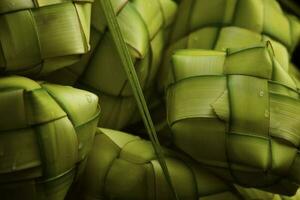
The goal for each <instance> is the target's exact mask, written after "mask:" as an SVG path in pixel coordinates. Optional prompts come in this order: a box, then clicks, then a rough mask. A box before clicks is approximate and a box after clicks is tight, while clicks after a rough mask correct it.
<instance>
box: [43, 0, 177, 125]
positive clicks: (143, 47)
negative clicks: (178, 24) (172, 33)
mask: <svg viewBox="0 0 300 200" xmlns="http://www.w3.org/2000/svg"><path fill="white" fill-rule="evenodd" d="M112 4H113V7H114V10H115V12H116V15H117V19H118V22H119V25H120V28H121V31H122V33H123V36H124V40H125V42H126V44H127V46H128V49H129V51H130V53H131V55H132V59H133V61H134V64H135V69H136V72H137V74H138V77H139V80H140V83H141V86H142V88H143V90H144V92H145V93H146V96H150V93H151V92H152V91H153V88H155V87H156V81H155V79H156V75H157V71H158V68H159V65H160V61H161V59H162V55H163V50H164V47H165V44H166V36H167V35H168V31H169V28H170V25H171V23H172V21H173V19H174V17H175V13H176V10H177V5H176V3H175V2H173V1H172V0H153V1H148V0H147V1H145V0H135V1H128V0H114V1H112ZM92 11H93V13H92V25H91V52H90V53H88V54H87V55H85V56H83V57H82V59H81V61H80V62H79V63H76V64H75V65H71V66H69V67H67V68H64V69H61V70H58V71H57V72H54V73H53V74H51V75H50V76H48V77H47V80H50V81H51V82H55V83H59V84H68V85H76V87H80V88H83V89H86V90H89V91H92V92H94V93H95V94H98V95H99V96H101V99H100V101H101V106H102V108H103V110H102V115H101V118H100V123H99V125H100V126H101V127H107V128H112V129H122V128H124V127H126V126H128V125H129V124H131V123H133V122H135V121H136V120H140V117H139V114H138V112H137V106H136V102H135V100H134V97H133V94H132V91H131V87H130V84H129V82H128V80H127V77H126V73H125V72H124V69H123V66H122V63H121V60H120V58H119V56H117V54H118V53H117V49H116V47H115V44H114V42H113V40H112V36H111V33H110V31H109V30H108V28H107V24H106V19H105V16H104V13H103V10H102V7H101V4H100V1H99V0H96V1H95V2H94V4H93V6H92ZM112 77H113V78H112Z"/></svg>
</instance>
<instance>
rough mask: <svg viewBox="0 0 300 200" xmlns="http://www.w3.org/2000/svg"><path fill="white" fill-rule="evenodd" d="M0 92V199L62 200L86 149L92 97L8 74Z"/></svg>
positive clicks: (94, 114) (95, 110) (93, 122)
mask: <svg viewBox="0 0 300 200" xmlns="http://www.w3.org/2000/svg"><path fill="white" fill-rule="evenodd" d="M0 97H1V101H0V113H2V115H1V120H0V194H1V200H19V199H24V200H40V199H49V200H50V199H51V200H63V199H64V198H65V195H66V193H67V191H68V189H69V187H70V185H71V184H72V182H73V181H74V179H75V178H77V176H78V175H79V174H78V173H79V170H78V169H80V168H81V166H82V163H84V162H83V161H84V160H86V158H87V155H88V153H89V151H90V150H91V148H92V144H93V140H94V135H95V131H96V127H97V122H98V118H99V106H98V98H97V96H95V95H93V94H91V93H89V92H86V91H82V90H79V89H75V88H72V87H66V86H59V85H53V84H47V83H37V82H35V81H32V80H30V79H28V78H24V77H18V76H12V77H5V78H1V79H0Z"/></svg>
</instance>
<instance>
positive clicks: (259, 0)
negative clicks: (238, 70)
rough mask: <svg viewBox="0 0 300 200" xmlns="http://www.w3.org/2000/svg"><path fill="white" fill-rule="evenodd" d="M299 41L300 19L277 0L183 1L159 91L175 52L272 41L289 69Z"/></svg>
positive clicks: (237, 46) (164, 64)
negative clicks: (290, 58)
mask: <svg viewBox="0 0 300 200" xmlns="http://www.w3.org/2000/svg"><path fill="white" fill-rule="evenodd" d="M212 11H213V12H212ZM299 38H300V23H299V20H298V19H297V18H295V17H293V16H290V15H286V14H285V13H284V12H283V11H282V10H281V8H280V5H279V4H278V3H277V1H276V0H212V1H206V0H183V1H181V3H180V6H179V9H178V16H177V19H176V20H175V24H174V27H173V30H172V36H171V39H170V45H169V48H168V50H167V51H166V54H165V59H164V63H163V65H162V69H161V71H160V73H159V90H160V91H161V92H162V91H163V89H164V87H165V86H166V84H167V83H166V82H167V80H168V78H167V77H168V74H169V70H170V69H171V62H170V60H171V56H172V54H173V52H174V51H175V50H176V49H191V48H196V49H215V50H224V49H226V48H241V47H246V46H249V45H254V44H258V43H260V42H262V41H271V42H272V45H273V49H274V51H275V54H276V57H277V60H278V62H279V63H280V64H281V65H282V66H284V67H286V68H287V66H288V65H289V54H290V53H292V52H293V50H294V48H295V46H296V45H297V43H298V42H299Z"/></svg>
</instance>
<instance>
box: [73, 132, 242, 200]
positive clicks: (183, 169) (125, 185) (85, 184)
mask: <svg viewBox="0 0 300 200" xmlns="http://www.w3.org/2000/svg"><path fill="white" fill-rule="evenodd" d="M165 154H166V157H167V160H166V161H167V165H168V168H169V170H170V174H171V176H172V180H173V181H174V185H175V187H176V190H177V192H178V195H179V198H180V199H189V200H197V199H199V198H200V199H204V200H217V199H222V200H235V199H239V198H238V197H237V196H235V195H234V194H233V192H232V190H231V188H230V187H229V186H228V185H227V184H226V183H225V182H223V181H222V180H220V179H219V178H217V177H216V176H214V175H212V174H210V173H209V172H208V171H206V170H204V169H203V168H202V167H201V166H199V165H195V163H193V162H189V161H187V160H185V158H184V157H182V156H179V155H176V154H175V153H174V152H171V151H168V150H165ZM82 177H83V179H82V180H81V181H82V182H81V185H79V187H78V188H75V189H74V190H75V191H76V192H78V193H80V194H81V196H80V195H77V194H76V195H74V196H76V197H77V198H78V199H80V200H90V199H93V200H96V199H145V200H152V199H153V200H154V199H159V200H160V199H161V200H162V199H163V200H168V199H172V198H171V197H172V196H171V194H170V191H169V188H168V185H167V183H166V182H165V179H164V175H163V173H162V170H161V168H160V166H159V164H158V161H157V160H156V158H155V153H154V150H153V148H152V146H151V143H149V142H148V141H145V140H142V139H140V138H139V137H136V136H133V135H129V134H126V133H123V132H118V131H114V130H109V129H99V130H98V132H97V135H96V137H95V144H94V147H93V150H92V152H91V154H90V156H89V158H88V162H87V167H86V171H85V174H84V175H83V176H82ZM203 183H205V184H203ZM70 199H72V200H74V199H76V198H75V197H71V198H70Z"/></svg>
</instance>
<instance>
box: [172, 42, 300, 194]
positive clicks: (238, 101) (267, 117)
mask: <svg viewBox="0 0 300 200" xmlns="http://www.w3.org/2000/svg"><path fill="white" fill-rule="evenodd" d="M267 44H269V43H267ZM267 46H268V45H264V44H262V45H259V46H252V47H248V48H241V49H227V50H226V51H225V52H224V51H223V52H222V51H204V50H188V49H187V50H181V51H178V52H177V53H175V54H174V56H173V64H174V67H173V68H172V76H173V82H172V83H171V84H170V86H169V87H168V89H167V110H168V122H169V125H170V126H171V129H172V132H173V134H174V135H173V138H174V143H175V145H176V146H177V147H179V148H180V149H181V150H183V151H184V152H186V153H188V154H189V155H190V156H192V157H193V158H194V159H195V160H197V161H198V162H200V163H203V164H205V165H207V166H209V167H211V168H213V171H214V172H215V173H217V174H219V175H220V176H222V177H223V178H225V179H227V180H230V181H233V182H235V183H238V184H241V185H244V186H249V187H256V188H262V189H266V190H270V191H272V192H275V193H276V192H278V193H282V194H287V195H291V194H294V193H295V191H296V190H297V188H298V185H299V183H300V179H299V174H300V173H299V171H298V170H297V169H298V165H299V161H298V160H299V154H298V152H297V148H298V146H299V142H300V140H299V139H300V138H299V136H298V135H299V130H300V127H299V126H300V118H299V116H300V99H299V93H298V88H297V86H296V84H295V83H294V81H293V79H292V78H291V77H290V76H289V75H288V72H285V71H284V70H283V69H282V66H281V65H280V64H279V63H278V62H277V60H276V57H275V56H274V55H273V51H272V49H271V46H268V47H267ZM208 152H209V153H208ZM226 170H227V171H226ZM275 183H276V184H288V183H290V184H291V185H290V187H289V188H288V190H286V191H285V188H284V187H282V188H280V187H277V186H276V184H275ZM274 184H275V185H274ZM274 186H276V187H274Z"/></svg>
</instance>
